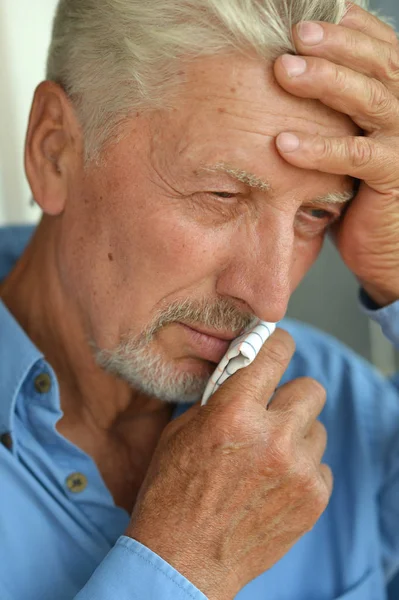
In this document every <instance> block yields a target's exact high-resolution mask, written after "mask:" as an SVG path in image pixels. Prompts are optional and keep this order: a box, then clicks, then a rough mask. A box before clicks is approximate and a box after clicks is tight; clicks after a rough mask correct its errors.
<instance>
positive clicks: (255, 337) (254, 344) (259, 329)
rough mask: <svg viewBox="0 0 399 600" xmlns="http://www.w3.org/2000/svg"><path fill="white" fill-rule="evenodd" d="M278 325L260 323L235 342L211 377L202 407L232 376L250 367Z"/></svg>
mask: <svg viewBox="0 0 399 600" xmlns="http://www.w3.org/2000/svg"><path fill="white" fill-rule="evenodd" d="M276 327H277V325H276V323H267V322H266V321H258V322H257V323H256V324H255V325H254V326H253V327H251V329H249V330H248V331H245V332H244V333H243V334H242V335H240V337H238V338H236V339H235V340H233V341H232V342H231V344H230V346H229V349H228V350H227V352H226V354H225V355H224V357H223V358H222V360H221V361H220V363H219V365H218V367H217V369H216V370H215V372H214V373H213V375H212V376H211V378H210V380H209V381H208V385H207V386H206V389H205V392H204V395H203V396H202V402H201V406H205V404H206V403H207V402H208V400H209V398H210V397H211V396H212V394H214V393H215V392H216V391H217V390H218V389H219V388H220V386H221V385H222V383H224V382H225V381H226V379H228V378H229V377H231V375H234V373H236V372H237V371H239V370H240V369H244V368H245V367H248V365H250V364H251V363H252V362H253V361H254V360H255V358H256V357H257V356H258V354H259V351H260V349H261V348H262V346H263V344H264V343H265V342H266V341H267V340H268V339H269V337H270V336H271V335H272V334H273V333H274V332H275V330H276Z"/></svg>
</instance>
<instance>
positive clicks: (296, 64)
mask: <svg viewBox="0 0 399 600" xmlns="http://www.w3.org/2000/svg"><path fill="white" fill-rule="evenodd" d="M281 61H282V63H283V66H284V68H285V70H286V71H287V74H288V76H289V77H297V76H298V75H302V74H303V73H304V72H305V71H306V68H307V64H306V60H304V59H303V58H300V57H299V56H292V54H284V56H283V57H282V59H281Z"/></svg>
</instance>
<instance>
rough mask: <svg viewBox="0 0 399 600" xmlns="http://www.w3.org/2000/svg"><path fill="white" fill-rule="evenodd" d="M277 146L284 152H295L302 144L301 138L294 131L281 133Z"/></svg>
mask: <svg viewBox="0 0 399 600" xmlns="http://www.w3.org/2000/svg"><path fill="white" fill-rule="evenodd" d="M277 146H278V147H279V149H280V150H281V151H282V152H295V150H298V148H299V146H300V141H299V138H298V137H297V136H296V135H294V134H293V133H280V135H279V136H278V138H277Z"/></svg>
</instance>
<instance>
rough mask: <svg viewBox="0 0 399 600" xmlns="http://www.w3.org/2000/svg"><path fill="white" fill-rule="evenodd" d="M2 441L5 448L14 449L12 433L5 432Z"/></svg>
mask: <svg viewBox="0 0 399 600" xmlns="http://www.w3.org/2000/svg"><path fill="white" fill-rule="evenodd" d="M0 442H1V443H2V444H3V446H4V447H5V448H7V450H12V443H13V442H12V437H11V433H3V435H2V436H1V437H0Z"/></svg>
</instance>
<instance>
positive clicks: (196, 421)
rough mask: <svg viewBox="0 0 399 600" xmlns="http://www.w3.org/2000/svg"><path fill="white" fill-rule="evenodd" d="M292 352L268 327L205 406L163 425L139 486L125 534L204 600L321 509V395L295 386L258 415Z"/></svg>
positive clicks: (223, 594)
mask: <svg viewBox="0 0 399 600" xmlns="http://www.w3.org/2000/svg"><path fill="white" fill-rule="evenodd" d="M293 352H294V342H293V340H292V338H291V337H290V336H289V334H288V333H286V332H284V331H282V330H277V331H276V333H274V334H273V336H272V337H271V338H270V339H269V340H268V341H267V342H266V344H265V345H264V347H263V348H262V350H261V351H260V353H259V355H258V357H257V359H256V361H254V363H253V364H252V365H250V366H249V367H247V368H246V369H243V370H242V371H239V372H238V373H236V374H235V375H233V376H232V377H231V378H230V379H228V380H227V381H226V383H225V384H224V385H223V386H222V387H221V388H220V389H219V390H218V391H217V392H216V394H214V395H213V396H212V397H211V398H210V400H209V403H208V404H207V406H204V407H202V408H201V407H199V406H198V405H197V406H194V407H193V408H191V409H190V410H189V411H187V412H186V413H185V414H184V415H182V416H181V417H180V418H179V419H176V420H175V421H173V422H171V423H170V424H169V425H168V426H167V427H166V428H165V430H164V432H163V434H162V436H161V439H160V442H159V445H158V447H157V450H156V452H155V454H154V456H153V459H152V462H151V465H150V467H149V469H148V472H147V475H146V478H145V480H144V483H143V485H142V487H141V489H140V493H139V496H138V498H137V502H136V505H135V508H134V511H133V515H132V521H131V524H130V527H129V528H128V530H127V532H126V534H127V535H129V536H131V537H132V538H134V539H136V540H138V541H139V542H141V543H142V544H144V545H145V546H147V547H148V548H150V549H151V550H153V551H154V552H156V553H157V554H158V555H160V556H161V557H162V558H164V559H165V560H166V561H167V562H169V564H171V565H172V566H173V567H175V568H176V569H177V570H178V571H179V572H180V573H182V574H183V575H184V576H185V577H186V578H187V579H189V580H190V581H191V582H192V583H193V584H194V585H196V587H198V588H199V589H200V590H201V591H202V592H203V593H204V594H205V595H206V596H207V597H208V598H209V599H210V600H231V599H232V598H233V597H235V596H236V594H237V593H238V592H239V591H240V590H241V589H242V588H243V587H244V586H245V585H246V584H247V583H248V582H249V581H251V580H252V579H254V578H255V577H257V576H258V575H260V574H261V573H263V572H264V571H266V570H268V569H269V568H270V567H272V566H273V565H274V564H275V563H276V562H277V561H278V560H279V559H280V558H282V556H284V555H285V554H286V553H287V552H288V550H289V549H290V548H291V547H292V545H293V544H294V543H295V542H297V540H298V539H299V538H300V537H301V536H302V535H303V534H304V533H305V532H307V531H309V529H311V528H312V527H313V526H314V524H315V523H316V521H317V519H318V518H319V517H320V515H321V514H322V512H323V511H324V509H325V508H326V506H327V504H328V501H329V498H330V495H331V490H332V475H331V471H330V469H329V468H328V467H327V466H326V465H321V464H320V462H321V459H322V456H323V454H324V450H325V447H326V439H327V438H326V431H325V428H324V427H323V425H322V424H321V423H319V422H318V421H316V419H317V416H318V415H319V413H320V411H321V410H322V408H323V406H324V403H325V398H326V394H325V390H324V389H323V388H322V386H321V385H320V384H318V383H317V382H316V381H314V380H312V379H309V378H302V379H298V380H296V381H292V382H290V383H288V384H286V385H284V386H281V387H280V388H279V390H278V391H277V392H276V394H275V395H274V397H273V401H272V403H271V404H270V406H269V408H268V409H267V408H266V407H267V405H268V401H269V399H270V398H271V397H272V396H273V393H274V390H275V388H276V386H277V384H278V383H279V381H280V379H281V377H282V375H283V373H284V372H285V370H286V368H287V366H288V364H289V362H290V359H291V357H292V354H293Z"/></svg>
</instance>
